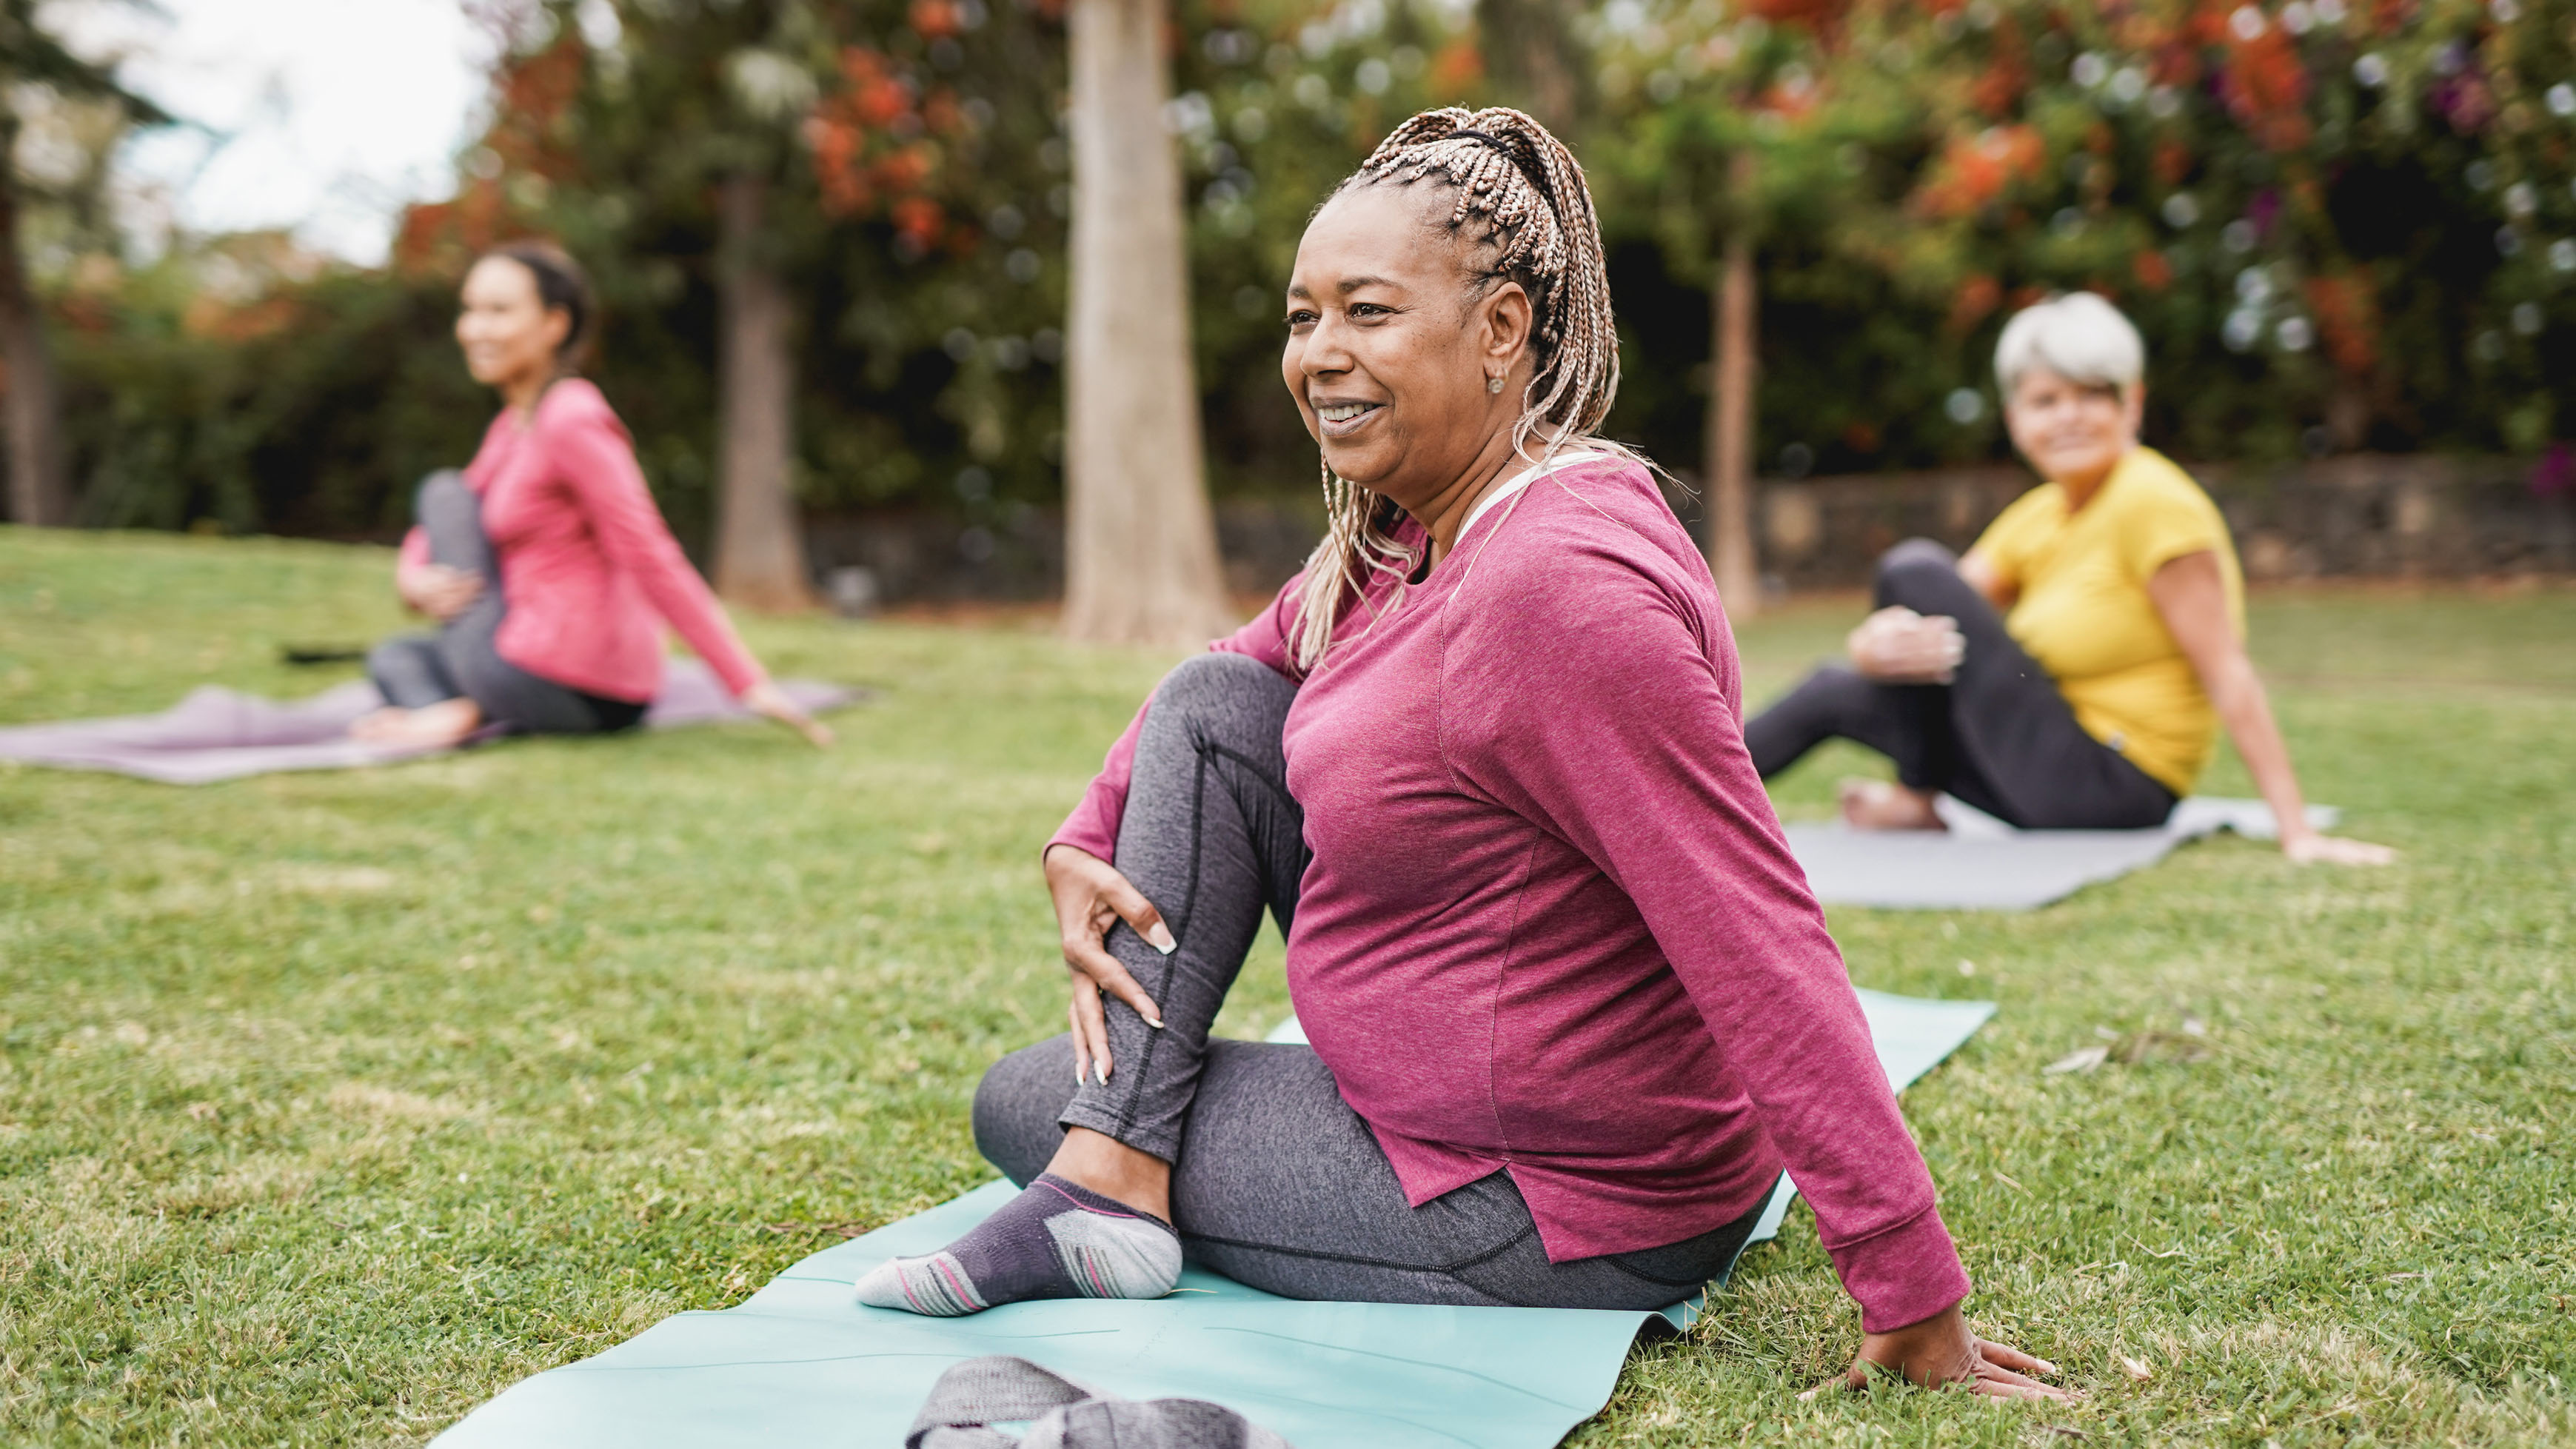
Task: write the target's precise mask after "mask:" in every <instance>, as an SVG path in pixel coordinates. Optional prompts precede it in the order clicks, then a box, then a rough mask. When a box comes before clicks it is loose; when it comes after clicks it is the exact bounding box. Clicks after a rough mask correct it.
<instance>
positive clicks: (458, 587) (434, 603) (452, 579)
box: [394, 563, 483, 624]
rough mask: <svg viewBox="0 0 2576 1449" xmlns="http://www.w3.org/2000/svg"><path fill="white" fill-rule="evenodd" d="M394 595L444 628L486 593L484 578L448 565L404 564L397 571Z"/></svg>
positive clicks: (395, 572) (395, 571)
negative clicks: (479, 595)
mask: <svg viewBox="0 0 2576 1449" xmlns="http://www.w3.org/2000/svg"><path fill="white" fill-rule="evenodd" d="M394 592H395V593H397V594H400V595H402V601H403V602H404V603H406V604H409V605H411V606H412V607H413V608H415V609H418V610H419V611H420V612H422V613H424V614H427V615H428V616H429V617H431V618H433V619H436V620H438V621H439V622H440V623H442V624H443V623H445V622H447V621H448V620H450V619H453V618H455V617H456V616H457V615H459V614H462V613H464V612H465V606H466V605H468V604H471V603H473V602H474V596H475V595H477V594H479V593H481V592H483V576H482V575H481V574H474V573H468V572H466V571H465V570H463V569H452V568H449V567H448V566H447V565H445V564H434V563H432V564H404V565H402V566H401V567H400V568H397V569H396V570H394Z"/></svg>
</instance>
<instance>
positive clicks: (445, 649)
mask: <svg viewBox="0 0 2576 1449" xmlns="http://www.w3.org/2000/svg"><path fill="white" fill-rule="evenodd" d="M414 516H415V517H417V518H418V520H419V522H420V526H421V531H422V532H424V533H426V534H428V535H429V560H430V562H432V563H437V564H445V565H446V566H447V567H449V568H452V569H462V570H464V571H465V572H467V573H470V574H478V575H480V576H481V577H482V579H483V591H482V592H481V593H478V594H476V595H475V596H474V602H473V603H471V604H468V605H466V606H465V612H463V613H461V614H458V615H457V616H456V617H455V618H453V619H450V620H448V621H447V622H446V623H445V624H443V625H440V626H439V630H438V632H437V633H436V634H407V635H404V636H403V637H401V638H399V639H388V640H386V641H385V642H384V643H382V644H379V645H377V646H376V647H375V648H374V649H373V650H372V651H370V652H369V653H368V655H367V673H368V674H369V675H371V676H373V677H374V679H375V681H376V688H377V689H378V690H380V691H382V692H383V694H384V696H385V701H386V702H387V703H388V704H396V705H400V706H401V707H403V708H404V709H419V708H421V707H422V706H424V705H432V704H438V703H441V702H443V701H446V700H451V699H464V698H469V697H470V698H471V699H472V700H473V701H474V703H475V704H477V705H478V706H480V707H481V708H482V710H483V718H484V719H485V720H486V721H487V722H489V723H491V724H495V725H499V726H501V727H502V728H504V729H507V730H511V731H514V732H516V733H520V734H545V735H587V734H598V733H601V732H603V731H609V730H622V729H626V728H628V727H629V726H631V725H633V724H634V723H635V722H636V721H638V720H640V719H642V718H643V717H644V708H645V707H644V706H643V705H640V704H634V703H631V702H629V701H626V700H622V699H603V698H601V697H599V696H598V695H595V694H584V693H582V692H581V691H580V690H577V689H574V688H573V687H572V686H570V685H567V684H558V683H556V682H555V681H553V680H551V679H547V678H545V677H544V676H542V675H536V674H530V673H529V672H528V671H526V670H524V669H521V668H520V667H519V666H517V665H515V664H512V663H511V662H510V661H509V660H507V659H504V658H502V657H501V653H500V650H499V649H497V648H496V647H494V644H493V638H494V636H495V635H497V634H498V633H499V632H500V628H501V620H502V618H503V617H504V616H505V615H506V614H507V613H508V612H509V606H508V604H507V603H505V602H504V601H503V599H502V597H501V566H500V560H499V557H498V556H497V555H496V554H495V553H494V551H493V548H492V540H491V538H490V537H489V536H488V535H486V534H485V533H484V532H483V500H482V499H481V498H479V497H477V496H476V495H475V492H474V490H473V489H472V488H470V487H468V486H466V483H465V479H464V478H463V477H462V476H461V475H459V474H456V473H452V472H446V473H432V474H430V475H429V476H428V477H427V478H425V479H423V480H421V485H420V495H419V498H418V500H417V502H416V503H415V505H414Z"/></svg>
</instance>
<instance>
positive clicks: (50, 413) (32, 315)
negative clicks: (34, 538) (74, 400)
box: [0, 120, 72, 528]
mask: <svg viewBox="0 0 2576 1449" xmlns="http://www.w3.org/2000/svg"><path fill="white" fill-rule="evenodd" d="M17 139H18V127H17V124H16V122H15V121H14V120H13V121H9V122H7V123H6V124H0V364H5V365H6V366H7V369H8V375H7V378H6V380H5V389H6V393H7V398H6V404H5V408H0V417H5V419H6V422H7V426H8V429H9V516H10V518H12V519H14V520H15V521H17V522H19V523H22V524H28V525H31V526H34V527H38V528H62V527H65V526H68V525H69V524H70V523H71V521H72V506H71V489H70V488H69V487H68V486H67V484H66V481H65V479H64V477H63V452H62V431H61V430H62V418H61V414H60V411H59V403H58V402H57V400H56V397H55V391H54V354H53V349H52V348H51V347H50V346H48V345H47V344H46V341H45V314H44V308H43V307H42V306H41V305H40V304H39V303H38V302H37V300H36V294H35V289H34V288H33V287H30V286H29V285H28V284H27V265H26V258H25V254H24V253H23V252H21V251H20V250H19V246H18V183H17V177H16V176H15V175H13V174H11V172H10V164H9V160H8V158H9V156H10V154H11V153H12V152H13V151H15V149H16V142H17Z"/></svg>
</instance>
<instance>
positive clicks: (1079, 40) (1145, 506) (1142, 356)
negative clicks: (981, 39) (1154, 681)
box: [1064, 0, 1228, 647]
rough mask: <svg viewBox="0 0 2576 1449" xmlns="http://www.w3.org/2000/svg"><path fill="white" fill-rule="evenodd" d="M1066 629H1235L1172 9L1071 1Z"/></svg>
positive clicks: (1161, 638) (1161, 632) (1126, 639)
mask: <svg viewBox="0 0 2576 1449" xmlns="http://www.w3.org/2000/svg"><path fill="white" fill-rule="evenodd" d="M1068 18H1069V23H1070V28H1071V30H1072V42H1073V44H1072V50H1073V178H1074V189H1073V196H1074V201H1073V236H1072V247H1071V251H1072V256H1071V263H1072V293H1073V295H1072V306H1071V313H1072V315H1071V317H1070V318H1069V319H1068V320H1067V323H1066V326H1065V332H1066V341H1067V347H1066V352H1067V358H1066V362H1067V371H1066V380H1065V413H1066V423H1065V468H1064V472H1065V601H1064V631H1065V633H1066V634H1068V635H1070V636H1071V637H1073V638H1076V639H1085V640H1093V641H1097V642H1102V643H1133V644H1159V645H1168V646H1178V647H1190V646H1194V645H1197V644H1200V643H1203V642H1205V641H1206V640H1207V639H1208V637H1209V636H1210V635H1212V634H1217V633H1221V632H1223V631H1224V630H1225V628H1226V627H1228V611H1227V609H1226V604H1225V587H1224V580H1223V574H1222V572H1221V571H1220V569H1219V567H1218V563H1217V549H1216V520H1215V517H1214V515H1213V513H1212V512H1211V510H1210V509H1209V507H1208V499H1207V486H1206V483H1205V480H1204V475H1203V473H1202V471H1201V469H1202V463H1201V459H1200V455H1199V399H1198V383H1197V379H1196V377H1195V375H1194V373H1193V371H1192V367H1191V360H1190V299H1189V256H1188V252H1187V250H1186V248H1185V246H1184V245H1183V240H1184V238H1183V218H1182V211H1181V207H1182V201H1181V172H1180V160H1179V157H1178V156H1176V155H1175V154H1174V152H1173V145H1172V138H1171V136H1170V134H1169V133H1167V132H1166V131H1165V130H1164V129H1163V104H1164V99H1165V97H1166V96H1167V95H1168V93H1169V85H1168V78H1167V76H1166V75H1165V72H1164V64H1163V24H1164V5H1163V0H1074V3H1073V6H1072V11H1071V14H1070V16H1069V17H1068Z"/></svg>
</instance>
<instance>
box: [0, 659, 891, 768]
mask: <svg viewBox="0 0 2576 1449" xmlns="http://www.w3.org/2000/svg"><path fill="white" fill-rule="evenodd" d="M778 687H779V688H781V689H783V690H785V691H787V694H788V697H789V698H791V699H794V700H795V701H796V702H797V703H798V704H800V705H803V706H804V707H805V708H806V709H807V710H809V711H811V712H813V713H816V714H820V713H822V712H823V711H825V710H829V709H839V708H841V707H842V706H844V705H849V704H855V703H857V702H858V701H860V700H862V699H864V698H866V697H867V691H865V690H860V689H851V688H849V687H847V686H844V685H838V684H823V683H819V682H817V681H815V680H811V679H782V680H780V681H779V682H778ZM383 703H384V696H382V695H380V694H378V693H376V687H375V686H374V685H372V684H369V683H367V682H366V681H365V680H362V679H361V680H351V681H350V682H349V683H347V684H342V685H336V686H334V687H332V688H330V689H326V690H324V691H323V692H321V693H320V694H317V695H314V696H312V697H311V698H309V699H297V700H275V699H263V698H261V697H260V696H258V695H256V694H243V693H241V692H240V691H239V690H232V689H225V688H222V687H220V686H217V685H211V684H209V685H205V686H203V687H201V688H198V689H196V690H194V691H191V692H190V693H189V695H188V697H187V698H186V699H183V700H181V701H179V703H178V705H177V707H175V708H172V709H168V710H164V711H163V712H161V713H160V714H135V715H125V716H123V717H120V718H116V719H79V720H64V721H61V722H59V723H56V724H39V725H20V726H17V727H16V728H12V729H0V760H23V761H25V762H26V763H28V764H31V765H51V766H53V767H55V768H56V769H63V770H108V771H112V772H114V773H116V774H120V775H135V776H139V777H141V778H143V779H146V780H159V781H161V782H162V783H164V784H169V785H205V784H211V783H213V782H214V781H217V780H237V779H240V778H241V777H243V776H245V775H266V774H270V773H273V772H275V771H279V770H349V769H356V768H358V767H359V766H362V765H384V764H391V763H393V762H394V761H396V760H411V759H418V758H420V757H421V756H424V755H436V754H444V753H446V750H445V749H443V748H436V747H433V748H427V749H422V748H399V747H393V746H386V745H370V744H362V743H360V742H358V741H356V740H353V739H351V738H349V724H350V722H351V721H352V720H355V719H357V718H358V717H359V716H360V715H363V714H365V713H367V712H368V711H369V710H372V709H376V708H378V707H379V706H381V705H382V704H383ZM754 718H757V716H755V715H754V714H752V712H751V711H750V710H747V709H745V708H743V707H742V705H741V704H739V703H737V702H736V701H735V700H734V698H733V696H732V695H729V694H727V693H726V692H725V689H724V686H723V685H722V684H720V683H718V682H717V680H716V677H715V674H714V672H713V671H711V670H709V669H708V668H707V667H706V666H705V665H704V664H701V663H699V662H698V661H697V660H694V659H674V660H672V661H671V662H670V664H669V665H668V667H666V668H665V669H664V670H663V671H662V692H661V693H660V694H657V695H655V696H654V697H653V707H652V709H651V710H650V711H648V712H647V713H646V714H645V716H644V724H645V727H646V728H648V729H674V728H677V727H679V726H681V725H694V724H709V723H713V722H716V721H719V720H742V719H754Z"/></svg>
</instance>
